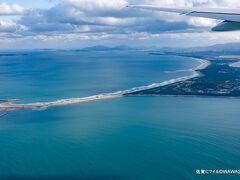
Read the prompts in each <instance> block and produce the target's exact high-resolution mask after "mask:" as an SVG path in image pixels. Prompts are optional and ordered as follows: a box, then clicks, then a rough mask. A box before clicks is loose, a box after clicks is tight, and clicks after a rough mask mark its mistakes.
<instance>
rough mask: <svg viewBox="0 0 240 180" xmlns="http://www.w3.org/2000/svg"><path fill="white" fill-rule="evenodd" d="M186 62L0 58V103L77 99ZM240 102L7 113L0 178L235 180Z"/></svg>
mask: <svg viewBox="0 0 240 180" xmlns="http://www.w3.org/2000/svg"><path fill="white" fill-rule="evenodd" d="M198 64H199V63H198V62H197V61H195V60H194V59H192V58H184V57H177V56H152V55H149V54H147V53H144V52H127V51H122V52H111V53H109V52H94V53H89V52H88V53H87V52H51V53H49V52H48V53H46V52H28V55H24V56H14V57H6V56H5V57H1V58H0V79H1V86H0V87H1V88H0V93H1V99H8V98H19V99H20V102H36V101H45V100H57V99H61V98H71V97H84V96H87V95H94V94H98V93H103V92H114V91H116V90H122V89H128V88H132V87H136V86H141V85H147V84H151V83H154V82H161V81H164V80H168V79H172V78H176V77H179V76H184V75H189V74H190V73H191V72H175V73H167V72H166V71H175V70H180V69H189V68H192V67H195V66H197V65H198ZM239 105H240V102H239V99H229V98H198V97H124V98H119V99H113V100H107V101H99V102H93V103H86V104H80V105H71V106H65V107H57V108H49V109H47V110H44V111H31V110H25V111H12V112H9V113H8V114H6V115H5V116H2V117H1V119H0V179H84V180H85V179H87V180H89V179H94V180H95V179H97V180H99V179H101V180H102V179H104V180H105V179H106V180H108V179H109V180H110V179H111V180H112V179H134V180H135V179H137V180H142V179H143V180H144V179H153V180H155V179H156V180H158V179H194V178H196V179H215V178H222V179H224V178H225V179H226V178H227V179H237V178H238V176H237V175H235V176H234V175H196V173H195V171H196V170H197V169H238V168H239V163H240V156H239V149H240V141H239V135H240V126H239V125H240V123H239V118H238V117H239V115H240V112H239V108H238V107H239Z"/></svg>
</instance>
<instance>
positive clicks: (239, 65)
mask: <svg viewBox="0 0 240 180" xmlns="http://www.w3.org/2000/svg"><path fill="white" fill-rule="evenodd" d="M229 66H230V67H236V68H240V61H238V62H234V63H230V64H229Z"/></svg>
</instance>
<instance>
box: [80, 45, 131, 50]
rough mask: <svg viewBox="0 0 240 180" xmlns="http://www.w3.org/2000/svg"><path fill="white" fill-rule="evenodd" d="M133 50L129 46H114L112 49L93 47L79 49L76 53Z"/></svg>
mask: <svg viewBox="0 0 240 180" xmlns="http://www.w3.org/2000/svg"><path fill="white" fill-rule="evenodd" d="M133 49H134V48H131V47H129V46H114V47H108V46H93V47H87V48H83V49H79V50H78V51H116V50H133Z"/></svg>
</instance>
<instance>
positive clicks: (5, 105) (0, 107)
mask: <svg viewBox="0 0 240 180" xmlns="http://www.w3.org/2000/svg"><path fill="white" fill-rule="evenodd" d="M197 60H198V61H200V62H201V64H200V65H199V66H198V67H196V68H194V69H191V71H192V72H193V73H192V75H189V76H184V77H179V78H175V79H171V80H168V81H164V82H161V83H154V84H151V85H147V86H141V87H135V88H132V89H128V90H124V91H118V92H114V93H108V94H99V95H94V96H89V97H84V98H70V99H61V100H57V101H52V102H36V103H29V104H17V103H14V101H15V100H6V101H2V102H1V101H0V111H3V112H6V111H13V110H21V109H30V110H43V109H47V108H49V107H56V106H66V105H72V104H81V103H87V102H93V101H100V100H107V99H114V98H120V97H123V96H124V95H126V94H129V93H133V92H138V91H143V90H148V89H152V88H157V87H162V86H166V85H169V84H173V83H177V82H181V81H186V80H189V79H192V78H196V77H199V76H200V75H201V73H200V72H198V70H201V69H205V68H207V67H208V66H209V65H210V62H209V61H207V60H201V59H197ZM189 71H190V70H189Z"/></svg>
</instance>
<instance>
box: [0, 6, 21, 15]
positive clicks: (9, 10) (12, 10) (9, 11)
mask: <svg viewBox="0 0 240 180" xmlns="http://www.w3.org/2000/svg"><path fill="white" fill-rule="evenodd" d="M24 13H25V9H24V8H23V7H22V6H20V5H18V4H7V3H0V15H1V16H4V15H23V14H24Z"/></svg>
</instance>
